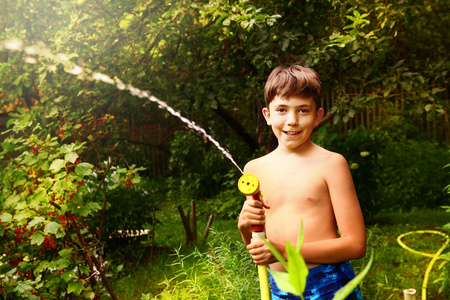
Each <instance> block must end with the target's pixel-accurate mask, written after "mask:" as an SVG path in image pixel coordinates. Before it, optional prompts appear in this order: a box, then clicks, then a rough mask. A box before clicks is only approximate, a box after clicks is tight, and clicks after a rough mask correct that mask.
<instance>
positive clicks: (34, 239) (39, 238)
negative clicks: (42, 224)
mask: <svg viewBox="0 0 450 300" xmlns="http://www.w3.org/2000/svg"><path fill="white" fill-rule="evenodd" d="M44 240H45V238H44V236H43V235H42V234H40V233H39V232H38V231H35V232H34V233H33V234H32V235H31V240H30V244H31V245H35V244H36V245H37V246H39V245H41V244H42V243H43V242H44Z"/></svg>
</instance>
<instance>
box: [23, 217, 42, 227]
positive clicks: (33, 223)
mask: <svg viewBox="0 0 450 300" xmlns="http://www.w3.org/2000/svg"><path fill="white" fill-rule="evenodd" d="M44 221H45V218H43V217H34V218H33V220H31V221H30V223H28V226H27V227H28V229H30V228H31V227H34V226H36V225H37V224H40V223H42V222H44Z"/></svg>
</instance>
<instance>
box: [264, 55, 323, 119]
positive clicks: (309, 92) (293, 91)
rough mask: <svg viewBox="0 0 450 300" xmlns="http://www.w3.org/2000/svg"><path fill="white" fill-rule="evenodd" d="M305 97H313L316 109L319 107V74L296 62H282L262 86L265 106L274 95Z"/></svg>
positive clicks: (320, 89)
mask: <svg viewBox="0 0 450 300" xmlns="http://www.w3.org/2000/svg"><path fill="white" fill-rule="evenodd" d="M277 95H278V96H279V97H281V98H285V99H288V98H291V97H306V98H309V97H311V98H313V100H314V102H315V103H316V110H317V109H319V108H320V106H321V103H320V97H321V96H322V84H321V82H320V77H319V74H317V72H316V71H314V70H313V69H310V68H305V67H302V66H299V65H298V64H283V65H280V66H278V67H276V68H275V69H273V71H272V73H270V75H269V78H268V79H267V82H266V85H265V86H264V99H265V100H266V107H269V104H270V102H272V100H273V99H274V98H275V97H276V96H277Z"/></svg>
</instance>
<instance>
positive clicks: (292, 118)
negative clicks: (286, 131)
mask: <svg viewBox="0 0 450 300" xmlns="http://www.w3.org/2000/svg"><path fill="white" fill-rule="evenodd" d="M287 124H288V125H289V126H295V125H298V115H297V114H296V113H290V114H289V116H288V120H287Z"/></svg>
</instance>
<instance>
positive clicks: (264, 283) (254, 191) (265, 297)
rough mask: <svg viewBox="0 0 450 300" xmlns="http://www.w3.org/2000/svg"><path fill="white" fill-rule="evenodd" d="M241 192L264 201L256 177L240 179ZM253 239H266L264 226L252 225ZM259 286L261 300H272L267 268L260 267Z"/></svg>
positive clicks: (247, 175) (250, 175)
mask: <svg viewBox="0 0 450 300" xmlns="http://www.w3.org/2000/svg"><path fill="white" fill-rule="evenodd" d="M238 188H239V191H240V192H241V193H242V194H244V195H246V196H252V198H253V199H255V200H259V201H261V200H262V194H261V191H260V189H259V180H258V178H257V177H256V176H255V175H252V174H245V175H242V176H241V178H239V182H238ZM252 231H253V232H252V238H253V239H259V238H260V237H261V236H262V237H265V233H264V225H252ZM258 274H259V286H260V289H261V300H270V298H271V297H270V291H269V277H268V275H267V266H266V265H258Z"/></svg>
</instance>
